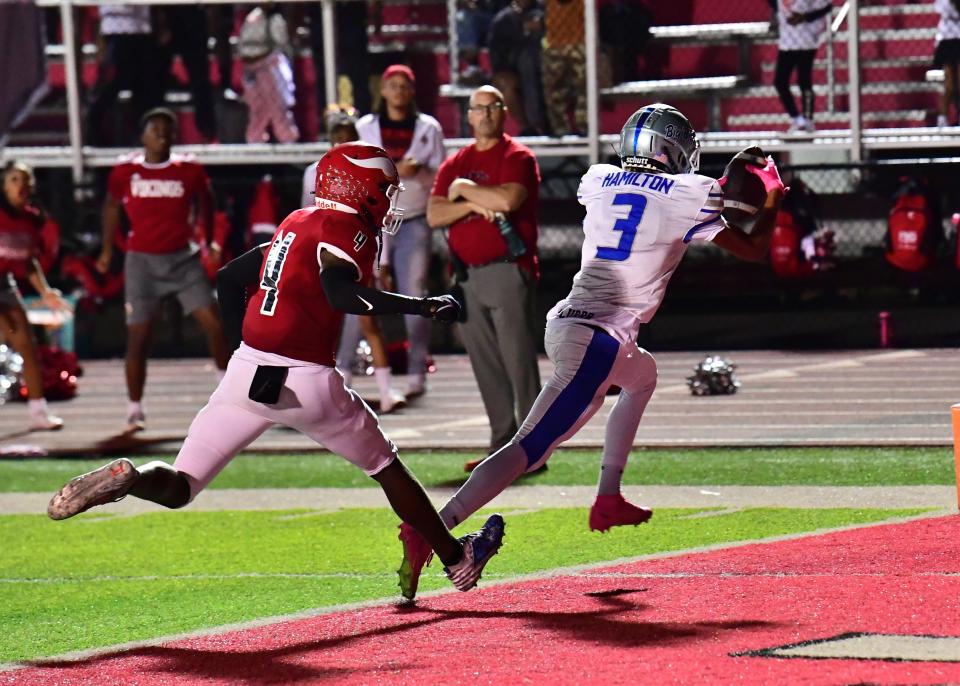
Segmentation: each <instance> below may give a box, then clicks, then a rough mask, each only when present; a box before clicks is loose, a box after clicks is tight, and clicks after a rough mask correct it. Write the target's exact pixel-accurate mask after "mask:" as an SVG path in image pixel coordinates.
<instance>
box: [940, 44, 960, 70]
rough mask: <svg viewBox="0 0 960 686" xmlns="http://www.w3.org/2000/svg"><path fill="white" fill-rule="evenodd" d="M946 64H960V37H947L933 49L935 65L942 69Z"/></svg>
mask: <svg viewBox="0 0 960 686" xmlns="http://www.w3.org/2000/svg"><path fill="white" fill-rule="evenodd" d="M946 64H953V65H956V64H960V38H946V39H944V40H942V41H940V42H939V43H937V49H936V50H934V51H933V66H935V67H937V68H938V69H942V68H943V66H944V65H946Z"/></svg>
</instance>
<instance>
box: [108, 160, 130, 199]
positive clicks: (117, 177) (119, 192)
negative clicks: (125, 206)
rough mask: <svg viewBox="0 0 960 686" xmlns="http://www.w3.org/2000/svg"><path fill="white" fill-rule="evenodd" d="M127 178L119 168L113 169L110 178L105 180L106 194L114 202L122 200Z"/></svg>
mask: <svg viewBox="0 0 960 686" xmlns="http://www.w3.org/2000/svg"><path fill="white" fill-rule="evenodd" d="M126 184H127V177H126V175H125V174H124V173H123V169H122V168H121V167H114V168H113V169H111V170H110V178H109V179H108V180H107V193H109V194H110V197H112V198H114V199H115V200H122V199H123V196H124V194H125V193H126V191H127V189H126V188H125V186H126Z"/></svg>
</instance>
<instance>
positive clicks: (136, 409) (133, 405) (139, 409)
mask: <svg viewBox="0 0 960 686" xmlns="http://www.w3.org/2000/svg"><path fill="white" fill-rule="evenodd" d="M135 414H143V406H142V405H141V404H140V401H139V400H130V401H129V402H127V416H128V417H132V416H133V415H135Z"/></svg>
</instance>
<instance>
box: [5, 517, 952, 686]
mask: <svg viewBox="0 0 960 686" xmlns="http://www.w3.org/2000/svg"><path fill="white" fill-rule="evenodd" d="M958 540H960V517H956V516H952V517H943V518H937V519H926V520H919V521H913V522H907V523H902V524H892V525H883V526H876V527H869V528H862V529H857V530H852V531H846V532H840V533H833V534H826V535H820V536H809V537H806V538H802V539H796V540H791V541H782V542H776V543H764V544H752V545H747V546H743V547H738V548H733V549H728V550H721V551H716V552H710V553H699V554H692V555H687V556H683V557H674V558H667V559H660V560H651V561H645V562H639V563H632V564H626V565H622V566H617V567H605V568H602V569H596V570H592V571H590V572H587V573H582V574H578V575H574V576H563V577H555V578H550V579H542V580H535V581H528V582H522V583H515V584H506V585H500V586H495V587H489V588H486V589H483V590H481V591H479V592H476V591H474V592H471V593H468V594H456V595H452V594H451V595H447V596H441V597H434V598H429V599H427V600H423V601H421V602H420V604H419V606H418V607H417V608H416V609H413V610H401V609H398V608H396V607H393V606H386V607H376V608H370V609H364V610H359V611H353V612H342V613H337V614H332V615H324V616H322V617H316V618H311V619H304V620H298V621H290V622H284V623H281V624H276V625H272V626H268V627H261V628H257V629H251V630H246V631H238V632H233V633H228V634H223V635H219V636H207V637H203V638H196V639H191V640H182V641H177V642H174V643H168V644H166V645H162V646H157V647H151V648H141V649H136V650H132V651H128V652H122V653H118V654H113V655H108V656H100V657H96V658H91V659H88V660H85V661H81V662H76V663H63V664H59V665H53V664H49V665H46V666H37V667H33V668H29V669H24V670H20V671H17V672H9V673H2V674H0V683H17V684H52V683H56V684H94V683H124V684H127V683H137V684H160V683H171V682H172V681H173V680H174V679H176V680H177V683H191V682H193V683H200V682H203V683H205V684H213V683H217V684H219V683H234V684H235V683H258V684H259V683H298V684H300V683H313V682H324V683H331V682H335V683H345V684H369V683H411V684H414V683H416V684H429V683H447V684H449V683H457V682H467V683H495V684H506V683H511V684H512V683H522V682H527V683H547V682H549V683H550V684H551V686H556V685H558V684H583V683H598V684H600V683H602V684H611V683H614V684H616V683H622V684H661V683H664V684H667V683H682V684H703V683H721V684H728V683H733V682H736V683H738V684H794V683H803V684H840V683H871V684H902V683H910V684H938V683H939V684H944V683H952V684H960V663H958V662H882V661H876V660H838V659H829V660H814V659H775V658H768V657H731V654H733V653H739V652H743V651H753V650H758V649H763V648H771V647H775V646H779V645H784V644H790V643H798V642H802V641H811V640H816V639H823V638H829V637H832V636H836V635H839V634H843V633H848V632H871V633H884V634H911V635H913V634H924V635H937V636H954V637H960V554H958V552H957V541H958ZM495 566H496V561H494V563H493V568H495ZM957 657H958V658H960V656H957Z"/></svg>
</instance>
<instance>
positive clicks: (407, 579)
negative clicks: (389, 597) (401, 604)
mask: <svg viewBox="0 0 960 686" xmlns="http://www.w3.org/2000/svg"><path fill="white" fill-rule="evenodd" d="M399 538H400V541H401V542H402V543H403V561H402V562H401V563H400V569H398V570H397V574H398V575H399V576H400V593H401V594H402V595H403V597H404V598H406V599H407V600H413V599H414V598H415V597H416V595H417V586H418V585H419V584H420V572H422V571H423V568H424V567H425V566H427V565H429V564H430V560H431V559H432V558H433V549H432V548H431V547H430V544H428V543H427V542H426V541H425V540H424V539H423V536H421V535H420V534H419V533H418V532H417V530H416V529H414V528H413V527H412V526H410V525H409V524H407V523H406V522H404V523H403V524H401V525H400V536H399Z"/></svg>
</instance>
